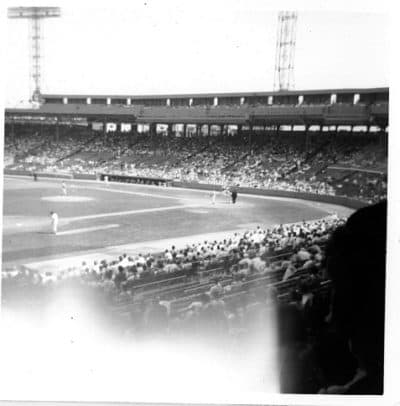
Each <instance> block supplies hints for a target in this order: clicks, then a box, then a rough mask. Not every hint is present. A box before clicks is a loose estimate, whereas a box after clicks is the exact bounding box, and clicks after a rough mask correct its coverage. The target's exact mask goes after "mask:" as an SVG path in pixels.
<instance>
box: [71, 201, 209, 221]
mask: <svg viewBox="0 0 400 406" xmlns="http://www.w3.org/2000/svg"><path fill="white" fill-rule="evenodd" d="M199 206H204V205H199V204H188V205H182V204H180V205H177V206H167V207H154V208H151V209H139V210H126V211H116V212H112V213H100V214H89V215H87V216H77V217H67V218H65V221H78V220H90V219H98V218H106V217H114V216H126V215H130V214H142V213H153V212H157V211H168V210H177V209H185V208H186V207H199Z"/></svg>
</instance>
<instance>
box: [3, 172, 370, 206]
mask: <svg viewBox="0 0 400 406" xmlns="http://www.w3.org/2000/svg"><path fill="white" fill-rule="evenodd" d="M4 174H5V175H20V176H32V173H31V172H28V171H23V170H9V169H5V170H4ZM38 176H39V177H48V178H64V179H71V178H73V179H77V180H93V181H95V180H96V179H97V178H96V175H89V174H82V173H80V174H74V175H73V176H71V175H66V174H63V173H38ZM123 178H127V177H126V176H124V177H121V182H123V183H126V182H124V180H123ZM170 185H171V186H173V187H178V188H186V189H197V190H210V191H212V190H218V191H222V186H220V185H210V184H204V183H189V182H177V181H173V182H171V183H170ZM236 190H237V192H238V193H239V194H249V195H259V196H273V197H288V198H291V199H301V200H309V201H315V202H321V203H329V204H336V205H339V206H345V207H350V208H352V209H359V208H361V207H364V206H365V205H366V203H364V202H361V201H359V200H356V199H350V198H348V197H342V196H327V195H318V194H314V193H300V192H289V191H285V190H267V189H257V188H248V187H237V188H236Z"/></svg>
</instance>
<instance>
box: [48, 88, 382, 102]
mask: <svg viewBox="0 0 400 406" xmlns="http://www.w3.org/2000/svg"><path fill="white" fill-rule="evenodd" d="M388 92H389V88H388V87H375V88H341V89H319V90H318V89H315V90H280V91H264V92H230V93H180V94H179V93H178V94H153V95H149V94H146V95H129V94H125V95H110V94H108V95H105V94H43V95H42V96H43V97H44V98H46V99H60V98H63V97H67V98H82V99H83V98H94V99H97V98H99V99H105V98H111V99H127V98H130V99H133V100H136V99H137V100H155V99H163V100H165V99H182V98H184V99H186V98H214V97H232V98H233V97H268V96H300V95H323V94H355V93H358V94H368V93H388Z"/></svg>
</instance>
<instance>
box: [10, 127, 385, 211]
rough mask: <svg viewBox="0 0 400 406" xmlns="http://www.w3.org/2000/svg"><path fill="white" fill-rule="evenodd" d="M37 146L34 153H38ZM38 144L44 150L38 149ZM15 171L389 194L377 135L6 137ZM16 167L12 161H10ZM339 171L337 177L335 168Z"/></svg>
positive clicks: (373, 196)
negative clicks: (110, 175)
mask: <svg viewBox="0 0 400 406" xmlns="http://www.w3.org/2000/svg"><path fill="white" fill-rule="evenodd" d="M35 146H36V148H32V147H35ZM38 146H40V148H39V147H38ZM5 150H6V153H7V156H10V155H12V154H13V151H14V152H15V151H16V150H18V154H15V157H14V160H13V162H12V163H11V164H10V165H9V168H10V169H25V170H28V171H43V172H56V171H67V172H70V173H88V174H97V173H107V174H118V175H132V176H142V177H157V178H164V179H169V180H175V181H183V182H199V183H208V184H215V185H222V186H225V187H230V186H235V187H236V186H241V187H250V188H261V189H262V188H264V189H272V190H283V191H295V192H305V193H314V194H315V193H316V194H323V195H339V196H347V197H354V198H357V199H360V200H364V201H366V202H369V203H372V202H375V201H379V200H380V199H381V198H384V197H385V196H386V192H387V191H386V189H387V182H386V172H387V153H386V149H385V147H384V146H382V144H381V143H379V137H378V136H377V135H375V136H374V135H371V134H370V135H365V136H363V135H349V134H346V135H336V136H331V135H329V134H321V135H312V136H309V137H308V139H306V138H305V137H304V135H282V134H280V135H279V136H274V135H265V134H262V135H260V134H258V135H257V134H252V136H251V135H250V134H245V135H241V136H220V137H208V136H195V137H175V136H162V135H153V136H150V135H141V134H136V135H131V134H126V133H118V132H117V133H108V134H107V135H105V136H104V135H102V134H98V135H97V136H96V134H95V133H92V132H89V131H87V130H86V131H85V130H83V129H81V130H80V131H76V130H69V131H66V132H65V133H64V134H62V135H60V136H59V137H58V139H55V137H54V135H53V136H50V135H48V136H47V138H46V137H45V142H43V138H41V139H40V138H38V136H37V135H33V136H32V138H31V137H30V134H29V135H28V134H25V133H22V134H17V135H14V136H13V137H7V136H6V143H5ZM10 162H11V161H10ZM332 166H335V167H336V168H340V173H336V174H335V175H334V176H333V175H332V173H331V171H330V167H332Z"/></svg>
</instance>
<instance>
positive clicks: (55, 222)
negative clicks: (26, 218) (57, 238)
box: [50, 211, 58, 235]
mask: <svg viewBox="0 0 400 406" xmlns="http://www.w3.org/2000/svg"><path fill="white" fill-rule="evenodd" d="M50 218H51V229H52V231H53V234H55V235H57V228H58V214H57V213H56V212H54V211H51V212H50Z"/></svg>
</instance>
